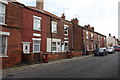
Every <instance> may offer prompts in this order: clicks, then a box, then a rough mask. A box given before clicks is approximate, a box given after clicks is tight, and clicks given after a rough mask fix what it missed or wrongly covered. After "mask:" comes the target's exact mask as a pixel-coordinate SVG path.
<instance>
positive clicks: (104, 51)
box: [94, 48, 108, 56]
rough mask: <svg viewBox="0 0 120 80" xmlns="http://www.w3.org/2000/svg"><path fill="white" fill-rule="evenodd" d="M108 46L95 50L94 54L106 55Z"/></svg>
mask: <svg viewBox="0 0 120 80" xmlns="http://www.w3.org/2000/svg"><path fill="white" fill-rule="evenodd" d="M107 54H108V53H107V52H106V48H99V49H97V50H96V51H95V52H94V56H104V55H107Z"/></svg>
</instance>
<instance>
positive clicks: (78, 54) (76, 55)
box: [72, 51, 83, 57]
mask: <svg viewBox="0 0 120 80" xmlns="http://www.w3.org/2000/svg"><path fill="white" fill-rule="evenodd" d="M72 54H73V57H79V56H82V55H83V52H82V51H74V52H73V53H72Z"/></svg>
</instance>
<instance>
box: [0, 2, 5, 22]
mask: <svg viewBox="0 0 120 80" xmlns="http://www.w3.org/2000/svg"><path fill="white" fill-rule="evenodd" d="M5 11H6V4H4V3H0V24H5Z"/></svg>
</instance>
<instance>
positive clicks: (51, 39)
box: [47, 38, 61, 52]
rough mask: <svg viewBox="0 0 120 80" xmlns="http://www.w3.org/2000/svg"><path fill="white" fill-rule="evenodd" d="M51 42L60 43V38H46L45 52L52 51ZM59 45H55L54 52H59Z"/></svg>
mask: <svg viewBox="0 0 120 80" xmlns="http://www.w3.org/2000/svg"><path fill="white" fill-rule="evenodd" d="M52 42H60V43H61V39H56V38H47V52H52V51H51V49H52V44H51V43H52ZM60 51H61V50H60V45H57V51H56V52H60Z"/></svg>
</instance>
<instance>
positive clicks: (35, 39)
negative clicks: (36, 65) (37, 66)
mask: <svg viewBox="0 0 120 80" xmlns="http://www.w3.org/2000/svg"><path fill="white" fill-rule="evenodd" d="M32 40H33V53H39V52H40V50H41V38H33V39H32ZM34 41H40V44H34ZM35 45H39V51H35V50H34V46H35Z"/></svg>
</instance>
